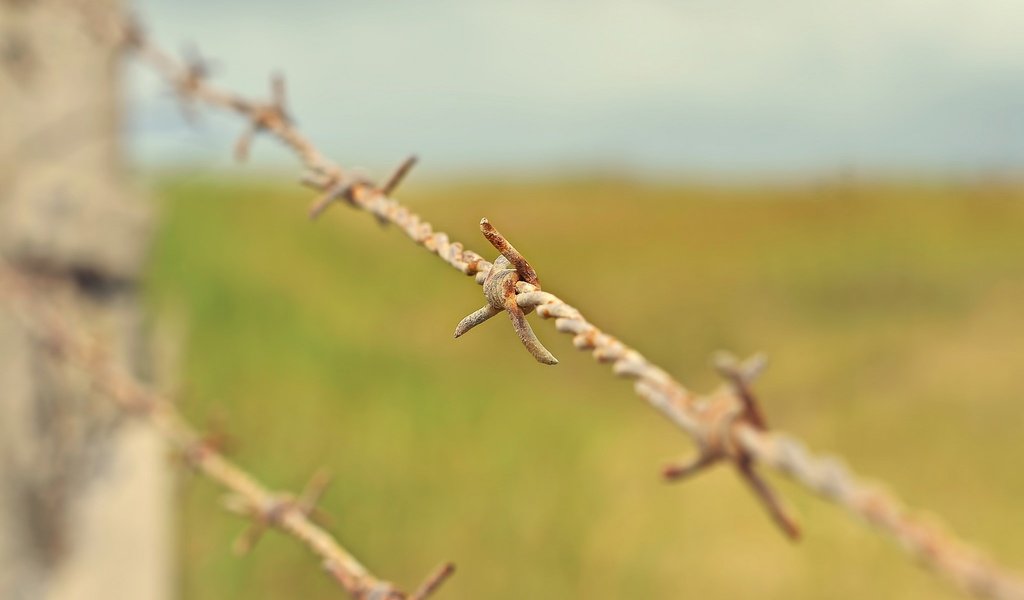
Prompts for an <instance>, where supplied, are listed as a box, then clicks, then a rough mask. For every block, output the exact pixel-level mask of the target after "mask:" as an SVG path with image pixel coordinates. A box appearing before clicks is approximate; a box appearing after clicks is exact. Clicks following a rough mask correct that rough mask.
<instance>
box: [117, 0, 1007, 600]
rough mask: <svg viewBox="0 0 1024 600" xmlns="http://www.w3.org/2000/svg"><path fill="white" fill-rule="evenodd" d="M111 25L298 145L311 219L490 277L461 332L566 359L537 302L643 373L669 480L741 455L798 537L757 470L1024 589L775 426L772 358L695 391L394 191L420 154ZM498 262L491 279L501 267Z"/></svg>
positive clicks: (162, 67) (504, 249)
mask: <svg viewBox="0 0 1024 600" xmlns="http://www.w3.org/2000/svg"><path fill="white" fill-rule="evenodd" d="M107 29H108V30H109V32H110V33H111V35H113V36H114V39H115V40H117V41H119V43H122V44H123V45H124V46H125V47H126V48H129V49H132V50H134V51H135V52H136V53H137V55H138V56H139V57H140V58H141V59H142V60H143V61H144V62H147V63H148V64H150V65H151V66H152V67H153V68H155V69H156V70H157V71H158V72H159V73H160V74H161V75H162V76H163V77H164V78H165V79H166V80H167V81H168V82H170V83H171V84H172V86H176V87H177V89H179V90H180V92H181V93H185V94H189V96H190V97H191V98H193V99H195V100H199V101H202V102H205V103H206V104H208V105H211V106H215V107H220V108H225V109H228V110H231V111H234V112H236V113H239V114H240V115H242V116H243V117H245V118H247V119H248V120H249V121H250V123H251V126H250V130H248V131H247V133H246V134H243V138H242V140H241V141H240V143H244V145H245V146H246V148H247V147H248V143H249V140H250V138H251V136H252V135H253V134H255V133H259V132H263V133H267V134H270V135H272V136H274V137H276V138H277V139H278V140H279V141H281V142H282V143H284V144H285V145H286V146H288V147H289V148H291V149H292V150H293V151H294V152H295V154H296V155H297V156H298V158H299V160H300V162H301V163H302V165H303V167H304V169H305V170H306V173H305V174H304V175H303V176H302V179H301V181H302V183H303V184H304V185H307V186H309V187H312V188H314V189H316V190H317V191H319V192H320V194H321V195H320V197H319V198H317V199H316V200H315V201H314V203H313V204H312V207H311V208H310V211H309V214H310V216H311V217H312V218H316V217H318V216H319V215H321V214H322V213H323V212H324V211H325V210H326V209H327V208H329V207H330V205H331V204H333V203H335V202H336V201H339V200H340V201H344V202H346V203H347V204H348V205H349V206H351V207H353V208H356V209H359V210H363V211H365V212H368V213H370V214H371V215H373V216H374V217H375V218H376V219H377V220H378V221H380V222H381V223H383V224H391V225H394V226H396V227H397V228H398V229H399V230H401V231H402V232H403V233H405V235H406V236H407V237H409V238H410V239H411V240H412V241H414V242H415V243H417V244H418V245H420V246H422V247H424V248H426V249H427V250H428V251H429V252H431V253H432V254H435V255H437V256H438V257H439V258H441V259H442V260H443V261H444V262H445V263H447V264H448V265H450V266H451V267H453V268H455V269H456V270H458V271H459V272H461V273H463V274H465V275H469V276H472V277H473V278H474V280H475V281H476V283H477V284H479V285H482V286H484V287H485V297H486V298H487V302H488V304H487V306H485V307H484V308H482V309H480V311H477V312H476V313H474V314H473V315H470V316H469V317H467V318H466V319H464V320H463V322H462V323H460V327H459V328H458V329H457V331H456V334H457V335H460V334H461V333H464V332H465V331H468V329H470V328H472V327H473V326H475V325H477V324H479V323H481V322H483V321H484V320H486V319H487V318H490V316H493V315H494V314H497V312H501V311H505V312H509V313H510V317H511V318H512V320H513V324H514V326H515V328H516V330H517V333H518V334H519V337H520V339H521V340H522V342H523V343H524V345H525V346H526V347H527V348H528V349H529V350H530V352H531V353H532V354H533V355H534V357H535V358H537V359H538V360H539V361H540V362H545V363H548V364H553V363H554V362H557V361H556V360H555V359H554V357H553V356H551V355H550V353H549V352H547V351H546V350H545V349H544V348H543V346H542V345H540V342H539V341H538V340H537V339H536V336H534V335H533V334H532V330H530V329H529V325H528V323H527V322H526V320H525V314H526V313H527V312H529V311H531V310H532V311H535V312H536V313H537V314H538V315H539V316H540V317H541V318H542V319H554V320H555V329H556V330H557V331H559V332H561V333H565V334H568V335H572V336H573V345H574V346H575V347H576V348H577V349H579V350H585V351H589V352H590V353H591V355H592V356H593V358H594V359H595V360H596V361H598V362H599V363H605V364H610V365H611V369H612V372H613V373H614V374H615V375H617V376H620V377H624V378H627V379H631V380H633V382H634V390H635V391H636V393H637V394H638V395H639V396H640V397H642V398H644V399H645V400H647V402H648V403H649V404H650V405H651V406H652V407H653V408H654V409H655V410H657V411H659V412H660V413H661V414H662V415H664V416H665V417H666V418H667V419H668V420H669V421H670V422H672V423H673V424H674V425H675V426H677V427H678V428H679V429H681V430H682V431H683V432H685V433H686V434H688V435H689V436H690V438H691V439H692V440H693V441H694V442H695V443H696V446H697V456H696V457H695V458H694V459H692V460H689V461H686V462H683V463H676V464H672V465H669V466H668V467H666V469H665V471H664V476H665V478H666V479H667V480H678V479H682V478H685V477H687V476H689V475H693V474H695V473H698V472H700V471H702V470H704V469H706V468H708V467H710V466H713V465H715V464H718V463H721V462H729V463H732V464H733V465H734V466H735V467H736V469H737V471H738V472H739V474H740V475H741V477H742V478H743V479H744V480H745V481H746V482H747V483H748V484H749V485H750V486H751V488H752V490H753V491H754V493H755V496H756V497H757V498H758V499H759V501H760V502H761V503H762V504H763V505H764V506H765V508H766V510H767V511H768V512H769V514H770V515H771V516H772V518H773V520H774V521H775V522H776V523H777V524H778V525H779V527H780V528H781V529H782V530H783V531H784V532H785V533H786V534H787V535H788V536H790V537H791V538H793V539H796V538H797V537H798V536H799V530H798V529H797V526H796V524H795V522H794V521H793V519H792V518H791V517H790V516H789V515H788V513H787V511H786V510H785V509H784V507H783V505H782V503H781V501H780V500H779V499H778V497H777V495H776V494H775V493H774V492H773V491H772V489H771V488H770V487H769V486H768V485H767V483H766V482H765V481H764V479H762V478H761V476H760V475H759V474H758V473H757V472H756V470H755V468H754V467H755V466H756V465H763V466H767V467H770V468H773V469H775V470H776V471H778V472H779V473H781V474H783V475H785V476H787V477H789V478H791V479H792V480H794V481H796V482H797V483H799V484H800V485H802V486H803V487H805V488H807V489H808V490H810V491H812V492H814V493H816V494H818V495H819V496H821V497H822V498H824V499H826V500H828V501H831V502H833V503H835V504H837V505H839V506H841V507H843V508H845V509H846V510H847V511H849V512H850V513H852V514H853V515H855V516H857V517H858V518H860V519H862V520H864V521H865V522H867V523H869V524H871V525H873V526H875V527H876V528H878V529H879V530H880V531H882V532H884V533H887V534H889V535H890V536H892V537H893V538H895V539H896V540H897V541H898V542H900V544H901V546H902V547H903V548H904V549H905V550H906V551H907V552H908V553H909V554H911V555H912V556H914V557H915V558H917V559H919V560H920V561H921V562H922V564H924V565H925V566H926V567H928V568H930V569H931V570H933V571H935V572H937V573H939V574H941V575H944V576H946V577H947V578H949V579H950V580H952V581H953V582H954V583H955V584H956V585H958V586H959V587H960V589H962V590H964V591H965V592H967V593H969V594H971V595H974V596H976V597H979V598H995V599H999V600H1022V599H1024V582H1022V580H1021V579H1020V578H1019V576H1017V575H1016V574H1014V573H1012V572H1011V571H1009V570H1007V569H1005V568H1003V567H1000V566H998V565H997V564H995V563H993V562H991V561H990V560H989V559H987V558H985V557H983V555H982V554H981V553H980V552H979V551H978V550H976V549H974V548H972V547H971V546H969V545H967V544H966V543H963V542H961V541H959V540H957V539H956V538H954V537H953V536H952V535H951V534H947V533H945V532H943V531H941V530H940V529H939V528H938V527H936V526H934V525H931V524H929V523H926V522H925V521H924V520H922V519H921V518H920V517H916V516H914V515H912V514H910V513H909V511H907V509H905V508H904V507H903V506H902V504H901V503H900V502H899V501H898V500H897V499H896V498H895V497H894V496H892V495H891V494H889V493H887V492H884V491H882V490H881V489H879V488H878V487H877V486H876V485H873V484H870V483H868V482H866V481H863V480H861V479H859V478H857V477H855V476H854V475H852V474H851V473H850V472H849V471H848V470H847V469H846V468H845V467H844V466H843V464H842V462H841V461H839V460H838V459H836V458H833V457H817V456H814V455H812V454H811V453H810V452H809V451H807V450H806V448H804V446H803V445H802V444H801V443H800V442H799V441H798V440H797V439H796V438H794V437H792V436H790V435H787V434H784V433H779V432H773V431H769V430H768V429H767V426H766V423H765V419H764V416H763V412H762V410H761V408H760V407H759V405H758V403H757V400H756V398H755V396H754V395H753V392H752V390H751V384H752V382H753V379H754V378H755V377H756V375H757V373H758V372H759V371H760V368H761V366H763V365H760V366H759V361H755V362H753V363H751V362H747V363H739V362H738V361H736V360H734V359H726V360H722V361H719V364H718V367H719V371H720V372H721V373H722V374H723V376H724V377H725V379H726V380H727V383H726V384H725V385H723V386H721V387H719V388H718V389H716V390H714V391H713V392H711V393H709V394H703V395H698V394H696V393H694V392H692V391H690V390H689V389H687V388H686V387H685V386H684V385H683V384H682V383H680V382H679V381H678V380H676V379H675V378H673V377H672V376H671V375H669V374H668V373H667V372H665V371H664V370H662V369H661V368H660V367H658V366H656V365H654V364H653V363H651V362H650V361H649V360H648V359H647V358H645V357H644V356H643V355H642V354H640V353H639V352H638V351H637V350H635V349H633V348H631V347H629V346H627V345H626V344H624V343H623V342H621V341H620V340H618V339H617V338H615V337H614V336H611V335H609V334H607V333H605V332H603V331H602V330H601V329H599V328H598V327H597V326H595V325H594V324H592V323H590V322H589V321H588V320H587V319H586V318H584V316H583V315H582V313H581V312H580V311H579V310H578V309H577V308H575V307H573V306H572V305H570V304H568V303H566V302H565V301H564V300H562V299H561V298H559V297H558V296H556V295H554V294H552V293H550V292H547V291H542V290H541V289H540V285H539V281H538V280H537V275H536V272H535V271H534V270H533V268H532V267H530V266H529V263H527V262H526V261H525V259H522V256H521V255H519V253H518V252H516V251H515V250H514V248H512V246H511V244H509V243H508V241H507V240H506V239H505V238H504V236H501V234H499V233H498V232H497V231H496V230H494V229H493V227H490V225H489V223H487V221H486V219H485V220H484V221H482V233H483V234H484V236H485V238H486V239H487V240H488V241H489V242H490V243H491V244H492V245H493V246H494V247H495V249H496V250H498V252H499V253H500V254H501V255H502V258H500V259H498V260H499V261H500V262H496V263H491V262H489V261H487V260H486V259H484V258H483V257H482V256H481V255H479V254H477V253H475V252H473V251H471V250H467V249H465V247H464V246H463V245H462V244H461V243H459V242H454V241H452V240H450V239H449V237H448V235H447V234H445V233H444V232H440V231H435V230H434V228H433V226H432V225H431V224H430V223H429V222H427V221H425V220H423V219H422V218H421V217H420V216H419V215H417V214H416V213H415V212H413V211H411V210H410V209H409V208H407V207H405V206H403V205H402V204H400V203H399V202H398V201H396V200H394V199H393V198H391V197H390V194H391V193H392V192H393V191H394V188H395V186H396V185H397V182H398V181H400V180H401V178H402V177H403V176H404V175H405V174H406V173H407V172H408V170H409V168H410V167H411V164H412V163H411V161H407V162H406V163H403V165H402V166H401V167H400V168H399V169H398V171H396V175H394V176H392V177H391V178H390V179H389V183H388V184H386V185H383V186H377V185H375V184H374V183H373V182H372V181H370V180H368V179H366V178H364V177H361V176H356V175H353V174H350V173H347V172H345V171H344V170H343V169H341V167H339V166H338V165H336V164H334V163H333V162H331V161H330V160H329V159H328V158H327V157H325V156H324V155H323V154H321V153H320V151H319V150H318V149H317V148H316V147H315V146H314V145H313V144H312V142H310V141H309V140H308V139H307V138H306V137H305V136H303V135H302V134H301V133H300V132H299V131H298V129H297V128H296V127H295V126H294V123H293V122H292V121H291V119H290V118H288V117H287V116H286V114H285V112H284V108H283V97H284V92H283V80H276V81H280V82H281V83H279V84H276V86H275V89H278V87H279V88H280V89H279V91H278V92H276V93H275V95H274V97H275V100H273V101H272V102H270V103H263V104H260V103H254V102H250V101H248V100H246V99H244V98H242V97H241V96H238V95H237V94H234V93H232V92H230V91H227V90H222V89H219V88H217V87H215V86H213V85H211V84H210V83H209V82H208V81H207V80H206V79H200V80H198V81H195V82H194V84H193V85H190V86H188V87H187V88H186V86H182V85H180V82H182V81H186V80H187V78H188V77H189V76H190V75H194V73H190V71H189V70H188V68H187V65H183V64H182V63H180V62H179V61H176V60H175V59H174V58H173V57H171V56H170V55H168V54H166V53H165V52H164V51H162V50H161V49H160V48H158V47H157V46H155V45H153V44H152V43H151V42H150V41H149V40H148V38H147V37H146V36H145V35H144V34H143V33H142V30H141V28H140V27H139V26H138V25H137V24H136V22H134V21H132V20H126V19H123V18H122V17H120V16H117V15H115V16H114V17H113V18H111V19H110V21H109V23H108V24H107ZM191 83H193V82H191V81H190V84H191ZM176 84H177V85H176ZM509 249H511V251H510V250H509ZM519 259H521V260H519ZM517 261H518V262H517ZM496 269H497V271H496V272H495V275H494V276H493V277H492V276H491V272H492V270H496ZM508 271H512V273H509V272H508ZM510 283H511V284H512V287H513V289H514V294H513V296H514V300H515V303H514V306H515V307H518V309H520V310H519V311H517V310H516V309H515V308H513V305H512V304H510V303H509V302H507V300H509V298H510V297H511V296H510V295H509V294H510V292H509V284H510ZM510 309H511V310H510ZM520 312H521V313H522V314H521V315H520V314H519V313H520Z"/></svg>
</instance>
